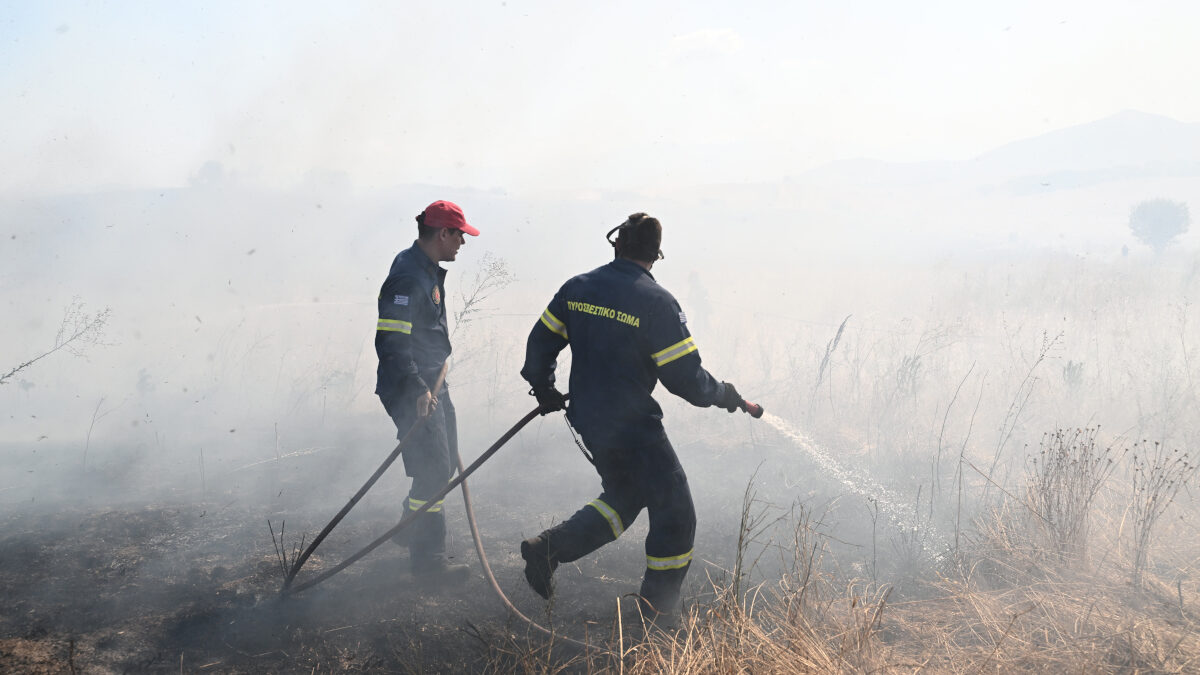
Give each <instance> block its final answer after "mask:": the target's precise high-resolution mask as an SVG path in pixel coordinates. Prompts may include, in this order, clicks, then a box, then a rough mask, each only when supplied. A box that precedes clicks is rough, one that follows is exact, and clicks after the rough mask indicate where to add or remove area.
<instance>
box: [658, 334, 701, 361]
mask: <svg viewBox="0 0 1200 675" xmlns="http://www.w3.org/2000/svg"><path fill="white" fill-rule="evenodd" d="M694 351H696V343H695V342H693V341H692V338H691V336H690V335H689V336H688V337H686V338H684V339H683V340H680V341H679V342H676V343H675V344H673V345H671V346H670V347H667V348H666V349H664V350H662V351H661V352H655V353H653V354H651V355H650V358H652V359H654V364H655V365H657V366H660V367H661V366H665V365H667V364H668V363H670V362H672V361H674V360H675V359H677V358H680V357H681V356H687V355H688V354H691V353H692V352H694Z"/></svg>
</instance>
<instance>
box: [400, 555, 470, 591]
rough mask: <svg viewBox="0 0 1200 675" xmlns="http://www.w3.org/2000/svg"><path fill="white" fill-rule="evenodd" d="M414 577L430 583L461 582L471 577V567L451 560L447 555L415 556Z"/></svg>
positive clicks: (413, 562)
mask: <svg viewBox="0 0 1200 675" xmlns="http://www.w3.org/2000/svg"><path fill="white" fill-rule="evenodd" d="M412 574H413V578H415V579H417V580H418V581H422V582H425V583H430V584H460V583H463V582H464V581H466V580H468V579H470V578H471V568H470V567H469V566H467V565H463V564H462V563H454V562H450V559H449V558H447V557H446V556H444V555H442V556H437V557H434V558H426V557H422V558H415V559H414V560H413V561H412Z"/></svg>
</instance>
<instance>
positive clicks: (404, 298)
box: [392, 295, 408, 305]
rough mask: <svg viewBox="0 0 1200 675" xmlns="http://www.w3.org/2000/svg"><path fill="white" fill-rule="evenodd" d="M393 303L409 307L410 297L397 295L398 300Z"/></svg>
mask: <svg viewBox="0 0 1200 675" xmlns="http://www.w3.org/2000/svg"><path fill="white" fill-rule="evenodd" d="M392 303H393V304H397V305H407V304H408V296H407V295H397V296H396V299H395V300H392Z"/></svg>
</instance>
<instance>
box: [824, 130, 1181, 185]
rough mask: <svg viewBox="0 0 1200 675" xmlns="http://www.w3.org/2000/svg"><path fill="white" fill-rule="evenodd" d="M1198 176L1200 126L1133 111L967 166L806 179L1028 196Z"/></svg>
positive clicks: (884, 166) (869, 164)
mask: <svg viewBox="0 0 1200 675" xmlns="http://www.w3.org/2000/svg"><path fill="white" fill-rule="evenodd" d="M1198 175H1200V124H1196V123H1188V122H1180V121H1178V120H1174V119H1171V118H1169V117H1163V116H1161V115H1151V114H1147V113H1143V112H1137V111H1132V110H1129V111H1125V112H1120V113H1117V114H1115V115H1112V116H1110V117H1106V118H1104V119H1101V120H1097V121H1095V122H1089V123H1086V124H1080V125H1077V126H1073V127H1067V128H1065V129H1058V130H1056V131H1051V132H1048V133H1045V134H1042V135H1040V136H1034V137H1033V138H1027V139H1023V140H1019V141H1014V142H1012V143H1009V144H1007V145H1003V146H1001V147H999V148H996V149H995V150H991V151H989V152H985V153H984V154H982V155H979V156H978V157H975V158H973V159H969V160H965V161H936V162H912V163H897V162H882V161H877V160H867V159H858V160H848V161H841V162H833V163H831V164H828V165H825V166H823V167H818V168H817V169H814V170H812V171H811V172H809V174H808V175H807V177H808V178H810V179H814V180H817V181H819V182H826V181H829V182H837V183H844V182H849V183H858V184H860V185H886V186H903V185H912V184H931V183H949V182H955V183H961V182H966V183H975V184H977V185H992V186H997V187H1005V188H1008V189H1011V190H1013V191H1016V192H1026V191H1030V190H1033V189H1045V188H1049V189H1063V188H1076V187H1083V186H1087V185H1094V184H1097V183H1103V182H1108V181H1113V180H1130V179H1136V178H1151V177H1153V178H1163V177H1183V176H1198Z"/></svg>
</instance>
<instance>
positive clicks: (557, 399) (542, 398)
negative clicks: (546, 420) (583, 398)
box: [529, 385, 567, 415]
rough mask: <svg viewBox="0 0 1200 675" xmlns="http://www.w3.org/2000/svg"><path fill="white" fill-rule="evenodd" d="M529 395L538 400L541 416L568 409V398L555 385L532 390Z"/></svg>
mask: <svg viewBox="0 0 1200 675" xmlns="http://www.w3.org/2000/svg"><path fill="white" fill-rule="evenodd" d="M529 393H530V394H532V395H533V396H534V397H536V398H537V402H538V405H539V406H541V410H540V411H538V412H539V414H541V415H546V414H549V413H552V412H558V411H559V410H564V409H566V407H567V398H566V397H565V396H563V393H562V392H561V391H559V390H558V387H555V386H554V385H550V386H548V387H537V388H534V389H530V390H529Z"/></svg>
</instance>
